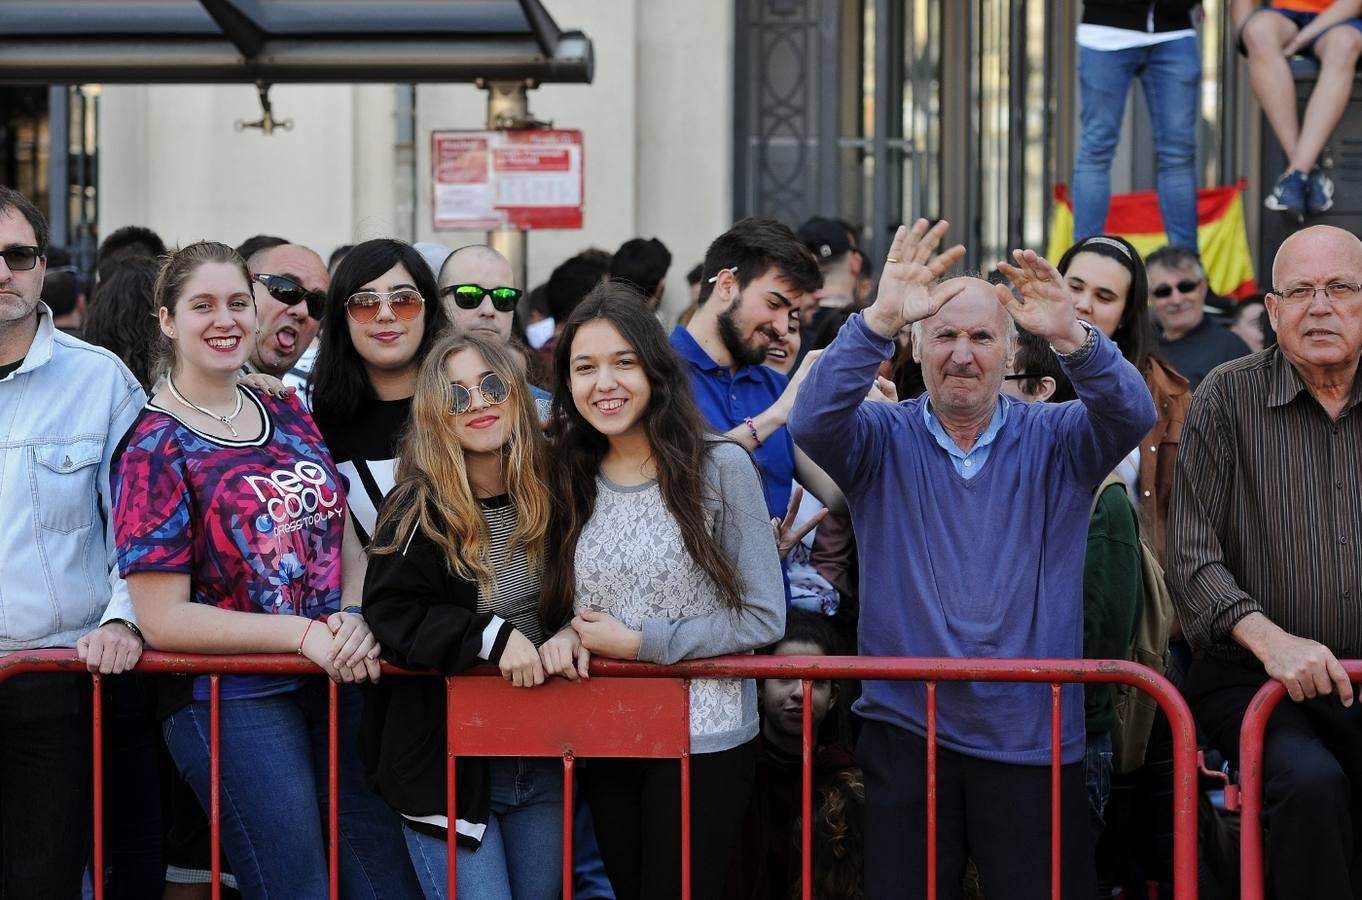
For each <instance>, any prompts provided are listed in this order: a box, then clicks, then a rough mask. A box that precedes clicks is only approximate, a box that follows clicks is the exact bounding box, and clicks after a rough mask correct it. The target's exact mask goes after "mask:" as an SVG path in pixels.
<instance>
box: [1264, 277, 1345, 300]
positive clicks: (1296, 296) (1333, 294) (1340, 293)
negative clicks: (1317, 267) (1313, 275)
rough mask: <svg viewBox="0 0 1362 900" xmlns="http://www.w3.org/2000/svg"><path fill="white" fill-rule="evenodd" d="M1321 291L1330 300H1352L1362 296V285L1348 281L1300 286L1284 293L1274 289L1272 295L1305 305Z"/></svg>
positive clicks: (1290, 288)
mask: <svg viewBox="0 0 1362 900" xmlns="http://www.w3.org/2000/svg"><path fill="white" fill-rule="evenodd" d="M1320 291H1323V292H1324V295H1325V296H1326V297H1328V298H1329V299H1330V300H1352V299H1353V298H1355V297H1356V296H1357V295H1358V294H1362V284H1352V283H1350V282H1347V281H1331V282H1329V283H1328V284H1326V285H1325V286H1324V287H1314V286H1312V285H1308V284H1298V285H1296V286H1295V287H1289V288H1287V289H1286V290H1284V291H1279V290H1275V289H1274V290H1273V291H1272V293H1274V294H1276V295H1277V296H1278V297H1281V298H1282V299H1283V300H1285V301H1286V302H1287V303H1305V302H1306V301H1310V300H1314V299H1315V294H1317V293H1319V292H1320Z"/></svg>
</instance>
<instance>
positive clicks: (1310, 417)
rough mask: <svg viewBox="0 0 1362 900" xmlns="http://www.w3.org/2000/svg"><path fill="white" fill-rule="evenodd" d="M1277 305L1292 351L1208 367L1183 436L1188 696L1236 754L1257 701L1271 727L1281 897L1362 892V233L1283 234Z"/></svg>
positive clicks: (1178, 598)
mask: <svg viewBox="0 0 1362 900" xmlns="http://www.w3.org/2000/svg"><path fill="white" fill-rule="evenodd" d="M1272 285H1273V288H1272V292H1271V293H1269V294H1268V295H1267V297H1266V298H1265V302H1266V305H1267V311H1268V315H1269V316H1270V317H1271V320H1272V326H1273V327H1274V328H1275V329H1276V331H1277V340H1278V345H1277V346H1276V347H1273V348H1269V349H1267V350H1262V351H1259V352H1258V353H1254V354H1252V355H1251V356H1246V357H1244V358H1243V359H1240V360H1236V361H1234V362H1231V363H1228V364H1226V365H1223V366H1221V367H1220V368H1218V369H1216V370H1215V371H1214V372H1212V373H1211V374H1210V375H1209V376H1207V378H1206V380H1205V382H1203V383H1202V385H1201V387H1200V389H1199V390H1198V391H1197V392H1196V398H1195V399H1194V400H1193V401H1192V408H1191V410H1190V411H1189V413H1188V415H1187V422H1186V425H1185V426H1184V428H1183V432H1182V444H1181V446H1180V447H1179V449H1178V459H1177V477H1176V479H1175V481H1174V483H1173V496H1172V502H1171V506H1170V511H1169V517H1168V570H1167V574H1168V587H1169V589H1170V591H1171V593H1172V596H1173V602H1174V604H1175V605H1176V607H1177V610H1178V618H1179V620H1180V622H1181V624H1182V630H1183V633H1184V634H1185V635H1186V636H1187V638H1188V640H1189V641H1190V642H1191V644H1192V647H1193V649H1194V650H1195V651H1196V652H1197V658H1196V660H1195V662H1193V664H1192V667H1191V669H1190V671H1189V672H1188V676H1187V686H1186V695H1187V699H1188V701H1189V702H1190V704H1191V707H1192V712H1193V715H1194V716H1195V717H1196V719H1197V724H1198V726H1199V729H1198V730H1200V731H1202V732H1203V733H1204V734H1205V735H1206V737H1207V738H1208V739H1209V740H1210V742H1211V744H1212V745H1213V746H1215V747H1216V748H1217V749H1219V750H1220V751H1221V752H1222V753H1224V754H1225V756H1226V758H1228V759H1229V760H1230V761H1231V763H1232V764H1237V762H1238V759H1239V730H1240V725H1241V723H1242V720H1243V716H1244V712H1245V710H1246V709H1247V708H1248V705H1249V703H1250V701H1251V699H1252V697H1253V695H1254V694H1255V693H1256V692H1257V691H1258V689H1259V688H1260V687H1262V685H1263V684H1264V683H1265V682H1266V681H1267V680H1268V679H1275V680H1277V681H1279V682H1281V683H1282V685H1283V686H1284V687H1285V688H1286V691H1287V693H1288V694H1289V695H1290V698H1291V701H1294V702H1283V703H1282V705H1281V706H1279V707H1278V708H1277V710H1276V712H1275V713H1274V714H1273V717H1272V724H1271V726H1270V727H1269V728H1268V729H1267V737H1266V744H1265V748H1264V752H1265V765H1264V776H1265V784H1264V797H1263V809H1264V810H1265V811H1266V823H1265V824H1266V825H1267V827H1268V842H1267V877H1268V880H1269V885H1270V887H1269V896H1275V897H1279V898H1282V897H1357V896H1362V845H1359V842H1358V841H1357V840H1356V839H1355V838H1354V836H1355V835H1358V834H1362V832H1360V831H1359V829H1362V800H1360V799H1359V798H1360V796H1362V795H1359V792H1358V789H1357V786H1358V785H1359V784H1362V707H1359V706H1357V705H1355V704H1354V702H1353V700H1354V697H1355V691H1354V688H1353V685H1352V684H1351V683H1350V681H1349V679H1348V676H1347V675H1346V674H1345V673H1344V671H1343V668H1342V667H1341V666H1340V665H1339V662H1338V661H1339V660H1340V659H1356V658H1358V657H1362V615H1360V614H1359V608H1360V607H1359V601H1362V552H1360V551H1359V547H1358V542H1359V541H1362V479H1359V478H1358V471H1359V467H1362V409H1359V404H1362V379H1360V378H1359V377H1358V360H1359V358H1362V241H1359V240H1358V239H1357V237H1355V236H1354V235H1352V234H1351V233H1349V232H1347V231H1344V230H1342V229H1339V228H1333V227H1331V226H1315V227H1312V228H1307V229H1305V230H1303V231H1299V232H1297V233H1295V234H1293V235H1291V237H1289V238H1287V239H1286V241H1284V242H1283V243H1282V246H1281V248H1280V249H1279V250H1278V251H1277V258H1276V260H1275V262H1274V263H1273V266H1272Z"/></svg>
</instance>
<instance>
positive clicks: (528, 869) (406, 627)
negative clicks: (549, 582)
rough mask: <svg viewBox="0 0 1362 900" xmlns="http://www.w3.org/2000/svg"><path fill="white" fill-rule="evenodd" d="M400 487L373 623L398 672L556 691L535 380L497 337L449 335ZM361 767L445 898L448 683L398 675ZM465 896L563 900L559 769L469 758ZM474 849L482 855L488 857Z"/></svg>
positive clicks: (418, 402) (383, 534)
mask: <svg viewBox="0 0 1362 900" xmlns="http://www.w3.org/2000/svg"><path fill="white" fill-rule="evenodd" d="M398 456H399V459H400V462H399V463H398V467H397V473H398V477H397V486H396V487H395V488H394V489H393V490H392V492H391V493H390V494H389V495H388V498H387V500H385V501H384V504H383V511H382V515H381V516H380V517H379V525H378V530H377V532H376V533H375V539H374V542H373V543H372V544H371V545H370V553H371V557H370V561H369V570H368V573H367V574H366V576H365V579H364V611H365V616H366V617H367V619H368V620H369V621H370V622H371V623H372V625H373V628H374V634H375V635H376V636H377V637H378V638H379V640H380V641H382V642H383V646H384V657H385V658H386V659H388V660H389V661H391V662H393V663H396V664H397V665H400V666H405V667H412V668H429V669H435V670H437V671H438V672H440V673H442V674H444V675H453V674H457V673H459V672H461V671H463V670H464V669H467V668H468V667H470V666H473V665H477V664H479V663H483V662H490V663H493V664H495V665H497V666H499V667H500V668H501V672H502V675H503V676H504V677H505V678H506V679H507V680H508V681H511V682H512V683H513V684H515V685H516V686H517V687H533V686H534V685H538V684H542V683H543V681H544V669H543V666H542V664H541V663H540V659H539V654H538V652H537V651H536V649H535V648H536V646H537V645H538V644H540V643H542V642H543V638H544V635H543V631H542V629H541V627H540V624H539V618H538V612H539V610H538V600H539V583H540V573H541V571H542V569H543V565H544V556H545V553H544V546H545V543H544V537H545V532H546V531H547V527H548V513H549V494H548V486H547V484H546V483H545V480H544V471H545V466H546V465H547V461H546V451H545V447H544V437H543V434H542V430H541V428H540V426H539V416H538V414H537V413H536V411H535V406H534V403H533V401H532V399H531V397H530V393H529V385H528V384H527V383H526V381H525V375H524V368H523V366H522V365H521V363H520V362H519V361H518V360H517V359H516V358H515V357H514V356H513V355H512V353H511V350H510V349H509V348H508V347H507V346H506V345H505V344H504V343H502V342H500V341H492V340H487V339H485V338H482V337H477V336H472V335H462V334H451V335H448V336H446V337H444V338H442V339H441V340H440V341H439V342H438V343H436V345H435V347H434V348H432V350H431V352H430V353H429V354H428V355H427V356H426V359H425V362H424V363H423V364H422V366H421V371H420V374H419V376H418V378H417V384H416V396H415V398H414V400H413V401H412V414H411V428H410V429H408V431H407V434H406V437H405V438H404V439H403V441H402V444H401V447H400V449H399V452H398ZM368 699H369V707H368V709H367V712H366V716H365V729H364V736H363V748H364V749H363V751H362V753H363V756H364V758H365V762H366V765H367V766H368V767H369V772H370V779H371V781H372V783H374V784H375V785H377V787H378V790H379V792H380V793H381V794H382V795H383V797H384V799H386V800H387V801H388V803H390V804H391V805H392V806H393V808H394V809H396V810H397V811H398V812H400V813H401V814H402V816H403V818H404V825H405V827H404V829H403V831H404V833H405V834H406V838H407V847H408V850H409V852H410V853H411V859H412V863H413V864H414V865H415V867H416V871H417V874H418V877H419V878H420V879H421V883H422V886H423V887H424V888H425V892H426V896H427V898H428V900H437V898H444V897H445V896H446V887H447V878H448V874H447V873H448V867H449V866H448V863H449V859H448V855H447V852H448V845H447V843H446V841H447V839H448V836H447V829H448V827H449V822H448V819H447V818H446V813H447V809H446V805H445V763H446V757H445V687H444V682H443V681H441V680H440V679H434V678H392V679H385V680H384V681H383V683H382V684H380V685H379V686H378V687H377V688H376V690H375V691H374V692H373V693H371V695H370V696H369V698H368ZM457 764H458V770H457V772H456V775H455V784H456V789H457V791H458V797H457V800H456V816H457V822H456V829H457V833H458V837H457V840H458V847H459V849H458V859H457V863H458V865H457V868H458V891H459V897H460V898H468V900H511V898H515V900H552V898H555V897H557V896H558V890H559V887H560V885H561V880H560V879H561V873H562V797H563V776H562V764H561V763H560V762H559V761H558V760H556V759H530V758H517V757H509V758H499V759H493V760H490V761H489V760H485V759H467V758H462V757H461V758H460V759H459V760H458V763H457ZM475 851H476V852H475Z"/></svg>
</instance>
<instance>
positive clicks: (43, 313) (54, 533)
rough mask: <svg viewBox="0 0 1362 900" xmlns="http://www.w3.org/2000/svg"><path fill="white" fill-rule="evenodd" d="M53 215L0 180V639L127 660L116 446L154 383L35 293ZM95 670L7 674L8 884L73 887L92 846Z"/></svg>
mask: <svg viewBox="0 0 1362 900" xmlns="http://www.w3.org/2000/svg"><path fill="white" fill-rule="evenodd" d="M47 239H48V232H47V222H46V220H45V219H44V218H43V215H42V213H41V212H39V211H38V210H37V208H36V207H34V206H33V204H32V203H30V202H29V201H28V199H27V198H25V197H24V196H23V195H22V194H20V193H18V192H17V191H14V190H11V189H9V188H7V187H3V186H0V473H3V477H0V653H8V652H11V651H17V650H30V649H38V648H45V647H74V648H76V651H77V653H78V655H79V656H80V658H81V659H83V660H84V661H85V663H86V666H87V667H88V668H89V669H90V670H92V671H99V672H103V673H115V672H122V671H125V670H127V669H129V668H131V667H132V666H133V665H134V664H136V662H137V660H138V658H139V657H140V655H141V652H142V641H141V636H140V633H139V632H138V631H137V626H136V619H135V616H134V613H133V609H132V603H131V601H130V600H129V598H128V590H127V586H126V585H125V584H124V582H123V580H122V579H121V578H120V577H119V576H118V568H117V566H116V564H115V559H114V540H113V531H112V518H113V517H112V516H111V515H110V511H109V498H110V496H111V493H110V490H109V460H110V458H111V457H112V455H113V450H114V447H115V445H116V444H117V443H118V439H119V438H120V437H121V436H122V435H123V433H124V432H125V431H127V430H128V428H129V427H131V425H132V422H133V420H134V419H135V418H136V417H137V414H138V412H139V411H140V410H141V408H142V405H143V404H144V403H145V402H146V396H145V395H144V394H143V393H142V389H141V387H139V386H138V384H137V381H136V380H135V379H134V378H133V376H132V373H130V372H129V371H128V370H127V368H126V367H125V366H124V365H123V364H122V363H121V362H119V360H118V358H117V357H116V356H114V355H113V354H112V353H109V352H108V351H106V350H103V349H101V348H97V347H93V346H91V345H89V344H86V343H85V342H83V341H80V340H78V339H76V338H73V337H70V336H69V335H66V334H63V333H62V332H61V331H59V330H58V329H57V328H56V327H55V325H54V323H53V317H52V311H51V310H50V309H49V308H48V307H47V306H46V305H45V304H43V303H41V302H40V301H39V297H40V296H41V294H42V289H43V276H44V274H45V273H46V269H47V260H46V256H45V254H46V251H47ZM89 708H90V680H89V678H88V676H86V675H84V674H83V673H74V672H72V673H65V672H63V673H33V674H29V675H19V676H16V677H14V678H11V679H9V680H7V681H5V682H3V683H0V833H3V834H4V846H3V852H0V897H6V898H10V897H78V896H80V884H81V875H82V872H83V871H84V869H85V863H86V854H87V852H88V850H89V837H88V827H87V828H82V827H80V825H79V824H78V823H88V822H89V816H90V802H91V795H90V766H91V758H90V747H91V744H90V718H89V715H90V714H89Z"/></svg>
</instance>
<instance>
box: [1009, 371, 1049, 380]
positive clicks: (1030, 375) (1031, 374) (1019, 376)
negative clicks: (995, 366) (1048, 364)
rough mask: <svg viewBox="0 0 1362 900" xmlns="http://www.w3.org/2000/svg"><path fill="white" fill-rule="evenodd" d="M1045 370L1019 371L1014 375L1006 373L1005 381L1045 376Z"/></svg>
mask: <svg viewBox="0 0 1362 900" xmlns="http://www.w3.org/2000/svg"><path fill="white" fill-rule="evenodd" d="M1044 377H1045V373H1044V372H1017V373H1016V374H1013V375H1004V376H1003V381H1021V380H1022V379H1024V378H1044Z"/></svg>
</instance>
